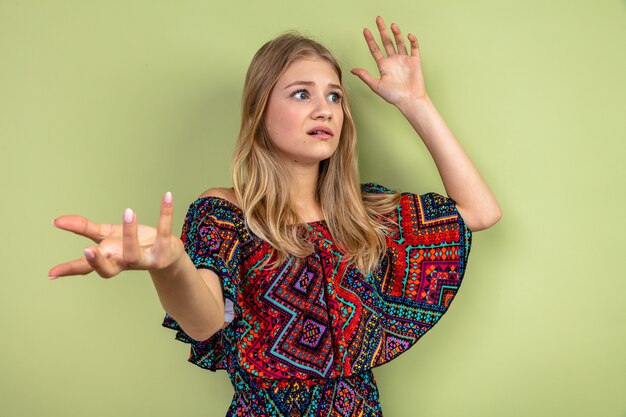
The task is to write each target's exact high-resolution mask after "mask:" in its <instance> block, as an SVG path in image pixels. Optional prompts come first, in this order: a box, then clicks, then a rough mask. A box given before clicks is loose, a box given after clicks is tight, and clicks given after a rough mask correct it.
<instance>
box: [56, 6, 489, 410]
mask: <svg viewBox="0 0 626 417" xmlns="http://www.w3.org/2000/svg"><path fill="white" fill-rule="evenodd" d="M376 24H377V27H378V30H379V33H380V37H381V40H382V46H383V49H382V50H381V49H380V48H379V46H378V44H377V42H376V41H375V40H374V38H373V36H372V33H371V32H370V31H369V30H367V29H365V31H364V36H365V40H366V42H367V45H368V46H369V49H370V51H371V54H372V56H373V57H374V59H375V61H376V63H377V65H378V69H379V71H380V78H375V77H373V76H372V75H370V74H369V73H367V72H366V71H365V70H362V69H354V70H353V71H352V73H353V74H355V75H356V76H358V77H359V78H360V79H361V80H363V81H364V82H365V83H366V84H367V85H368V86H369V87H370V88H371V89H372V90H373V91H374V92H375V93H376V94H378V95H380V96H381V97H382V98H383V99H385V100H386V101H388V102H389V103H391V104H393V105H395V106H396V107H397V108H398V109H399V110H400V111H401V112H402V114H403V115H404V116H405V117H406V118H407V119H408V121H409V122H410V123H411V125H412V126H413V127H414V128H415V130H416V132H417V133H418V134H419V136H420V137H421V138H422V140H423V141H424V143H425V145H426V146H427V148H428V150H429V151H430V153H431V154H432V156H433V158H434V160H435V163H436V165H437V168H438V170H439V172H440V174H441V178H442V180H443V183H444V185H445V188H446V191H447V193H448V195H449V197H444V196H442V195H439V194H435V193H427V194H422V195H416V194H411V193H403V194H400V193H397V192H394V191H392V190H390V189H387V188H385V187H383V186H381V185H377V184H372V183H368V184H363V185H361V184H359V178H358V170H357V163H356V159H355V148H356V135H355V128H354V124H353V120H352V116H351V114H350V107H349V105H348V100H347V97H346V94H345V91H344V89H343V87H342V81H341V70H340V68H339V66H338V65H337V62H336V60H335V59H334V58H333V56H332V54H331V53H330V52H329V51H328V50H327V49H326V48H324V47H323V46H322V45H320V44H319V43H317V42H315V41H313V40H310V39H308V38H305V37H302V36H299V35H294V34H286V35H282V36H279V37H278V38H276V39H274V40H272V41H270V42H268V43H267V44H265V45H264V46H263V47H261V49H260V50H259V51H258V52H257V53H256V55H255V56H254V58H253V60H252V62H251V64H250V67H249V69H248V74H247V77H246V81H245V88H244V96H243V106H242V121H241V130H240V134H239V139H238V142H237V146H236V152H235V156H234V160H233V183H234V187H233V188H211V189H209V190H207V191H206V192H204V193H202V194H201V195H200V196H199V198H198V199H197V200H196V201H194V202H193V203H192V204H191V206H190V207H189V210H188V212H187V216H186V218H185V222H184V226H183V231H182V237H181V238H180V239H179V238H177V237H175V236H173V235H172V234H171V229H172V212H173V203H172V196H171V194H170V193H166V194H165V196H164V197H163V199H162V201H161V215H160V217H159V222H158V226H157V228H156V229H154V228H152V227H149V226H144V225H139V224H137V222H136V216H135V214H134V213H133V212H132V210H130V209H127V210H126V211H125V213H124V217H123V224H122V225H108V224H97V223H94V222H91V221H89V220H87V219H85V218H83V217H80V216H61V217H59V218H57V219H55V225H56V226H57V227H58V228H61V229H64V230H68V231H72V232H75V233H78V234H81V235H83V236H85V237H88V238H90V239H92V240H93V241H95V242H96V243H97V244H98V245H97V246H89V247H87V248H86V249H85V253H84V256H83V257H81V258H80V259H76V260H74V261H71V262H68V263H64V264H60V265H57V266H55V267H54V268H52V269H51V270H50V277H51V278H58V277H61V276H67V275H76V274H86V273H89V272H91V271H94V270H95V271H96V272H97V273H98V274H99V275H100V276H102V277H105V278H110V277H113V276H115V275H117V274H119V273H120V272H122V271H124V270H130V269H142V270H147V271H149V273H150V275H151V277H152V280H153V282H154V285H155V287H156V290H157V292H158V295H159V298H160V300H161V303H162V305H163V307H164V309H165V311H166V312H167V314H166V316H165V320H164V323H163V325H164V326H166V327H169V328H171V329H174V330H176V331H177V339H178V340H181V341H183V342H186V343H189V344H190V345H191V355H190V358H189V361H191V362H192V363H195V364H197V365H199V366H201V367H203V368H206V369H210V370H213V371H215V370H217V369H225V370H227V371H228V375H229V377H230V379H231V382H232V384H233V386H234V389H235V395H234V397H233V401H232V404H231V407H230V408H229V410H228V413H227V415H228V416H295V415H297V416H330V415H343V416H380V415H382V411H381V408H380V402H379V396H378V390H377V387H376V382H375V380H374V375H373V374H372V370H371V369H372V368H373V367H375V366H379V365H381V364H383V363H386V362H388V361H390V360H391V359H393V358H395V357H396V356H398V355H399V354H401V353H402V352H404V351H406V350H407V349H408V348H409V347H411V346H412V345H413V344H415V342H416V341H417V340H418V339H419V338H420V337H421V336H422V335H423V334H424V333H425V332H427V331H428V330H429V329H430V328H432V327H433V326H434V325H435V324H436V323H437V321H438V320H439V318H440V317H441V316H442V315H443V314H444V313H445V311H446V310H447V308H448V307H449V305H450V302H451V300H452V299H453V298H454V296H455V295H456V292H457V289H458V288H459V285H460V283H461V280H462V278H463V274H464V272H465V266H466V263H467V259H468V255H469V249H470V243H471V235H472V232H476V231H478V230H482V229H485V228H488V227H490V226H492V225H493V224H494V223H496V222H497V221H498V220H499V218H500V217H501V213H500V208H499V206H498V203H497V202H496V200H495V198H494V196H493V195H492V193H491V191H490V190H489V188H488V186H487V185H486V184H485V182H484V181H483V180H482V178H481V176H480V174H479V173H478V172H477V170H476V168H475V167H474V165H473V164H472V162H471V161H470V159H469V158H468V157H467V155H466V154H465V152H464V151H463V149H462V148H461V146H460V144H459V143H458V141H457V140H456V139H455V137H454V136H453V134H452V133H451V132H450V130H449V129H448V127H447V126H446V124H445V122H444V121H443V120H442V118H441V117H440V115H439V114H438V112H437V110H436V109H435V107H434V106H433V104H432V103H431V101H430V99H429V97H428V94H427V93H426V90H425V87H424V80H423V77H422V70H421V62H420V56H419V47H418V42H417V39H416V37H415V36H414V35H411V34H409V35H408V37H407V39H408V47H407V45H406V44H405V40H404V37H403V36H402V34H401V32H400V29H399V28H398V26H397V25H395V24H392V25H391V33H389V32H388V30H387V28H386V25H385V23H384V22H383V20H382V19H381V18H380V17H379V18H377V19H376Z"/></svg>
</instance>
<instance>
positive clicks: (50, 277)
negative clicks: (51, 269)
mask: <svg viewBox="0 0 626 417" xmlns="http://www.w3.org/2000/svg"><path fill="white" fill-rule="evenodd" d="M56 277H57V275H48V279H55V278H56Z"/></svg>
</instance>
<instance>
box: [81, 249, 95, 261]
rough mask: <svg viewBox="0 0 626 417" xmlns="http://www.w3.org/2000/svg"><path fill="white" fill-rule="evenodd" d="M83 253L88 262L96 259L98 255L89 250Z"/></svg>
mask: <svg viewBox="0 0 626 417" xmlns="http://www.w3.org/2000/svg"><path fill="white" fill-rule="evenodd" d="M83 253H84V254H85V258H87V259H88V260H90V261H92V260H93V258H95V257H96V254H95V253H93V251H92V250H91V249H89V248H85V250H84V251H83Z"/></svg>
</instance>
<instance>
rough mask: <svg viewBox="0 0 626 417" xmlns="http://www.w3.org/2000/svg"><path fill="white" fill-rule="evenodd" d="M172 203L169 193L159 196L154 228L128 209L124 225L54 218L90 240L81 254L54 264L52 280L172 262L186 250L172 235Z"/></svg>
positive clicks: (155, 267) (109, 274)
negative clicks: (159, 204) (89, 243)
mask: <svg viewBox="0 0 626 417" xmlns="http://www.w3.org/2000/svg"><path fill="white" fill-rule="evenodd" d="M173 212H174V206H173V204H172V194H171V193H169V192H168V193H166V194H165V196H163V198H162V199H161V214H160V215H159V223H158V225H157V228H156V229H155V228H154V227H150V226H144V225H141V224H137V218H136V216H135V213H133V211H132V210H131V209H126V211H125V212H124V219H123V224H100V223H94V222H92V221H90V220H88V219H86V218H84V217H82V216H61V217H57V218H56V219H54V222H53V223H54V225H55V226H56V227H58V228H59V229H63V230H67V231H70V232H74V233H76V234H78V235H81V236H85V237H87V238H89V239H91V240H93V241H94V242H95V243H97V245H92V246H88V247H87V248H86V249H85V252H84V256H83V257H81V258H78V259H74V260H73V261H69V262H66V263H62V264H59V265H56V266H54V267H53V268H52V269H51V270H50V272H48V276H49V278H51V279H54V278H58V277H62V276H68V275H85V274H88V273H90V272H91V271H96V272H97V273H98V275H100V276H101V277H102V278H111V277H114V276H115V275H117V274H119V273H120V272H122V271H125V270H133V269H134V270H160V269H164V268H167V267H169V266H171V265H173V264H174V263H175V262H176V261H177V260H179V259H180V258H181V257H182V256H183V254H184V253H185V250H184V247H183V243H182V241H181V240H180V239H179V238H178V237H176V236H172V217H173Z"/></svg>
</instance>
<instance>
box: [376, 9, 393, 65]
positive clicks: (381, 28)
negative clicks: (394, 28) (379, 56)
mask: <svg viewBox="0 0 626 417" xmlns="http://www.w3.org/2000/svg"><path fill="white" fill-rule="evenodd" d="M376 26H377V27H378V32H379V33H380V40H381V41H382V43H383V46H384V47H385V51H386V52H387V56H392V55H396V48H395V46H394V44H393V40H392V39H391V37H390V36H389V33H388V32H387V27H386V26H385V21H384V20H383V18H382V17H380V16H378V17H377V18H376Z"/></svg>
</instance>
